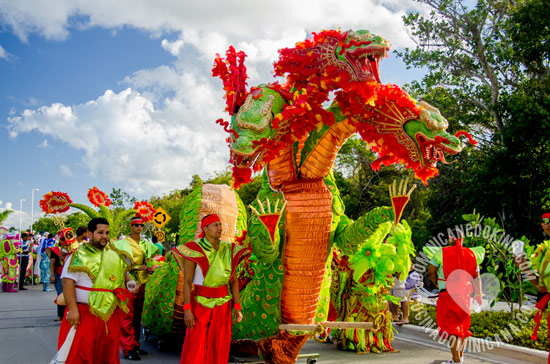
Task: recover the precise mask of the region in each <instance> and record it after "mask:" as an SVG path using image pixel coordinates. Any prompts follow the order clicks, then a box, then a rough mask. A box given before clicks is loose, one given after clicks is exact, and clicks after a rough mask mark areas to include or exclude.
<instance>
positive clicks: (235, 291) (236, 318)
mask: <svg viewBox="0 0 550 364" xmlns="http://www.w3.org/2000/svg"><path fill="white" fill-rule="evenodd" d="M229 285H230V286H231V294H232V295H233V303H234V304H237V303H240V302H241V294H240V292H239V281H238V279H237V278H234V279H233V280H232V281H231V282H229ZM242 319H243V314H242V312H241V309H234V310H233V323H237V322H241V320H242Z"/></svg>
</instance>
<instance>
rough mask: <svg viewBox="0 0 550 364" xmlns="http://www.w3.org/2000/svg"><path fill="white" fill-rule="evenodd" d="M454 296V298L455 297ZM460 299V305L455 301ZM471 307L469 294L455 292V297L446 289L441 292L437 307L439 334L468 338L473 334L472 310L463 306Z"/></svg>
mask: <svg viewBox="0 0 550 364" xmlns="http://www.w3.org/2000/svg"><path fill="white" fill-rule="evenodd" d="M453 298H454V299H453ZM455 300H459V301H460V305H459V304H457V302H455ZM462 307H464V308H467V309H468V311H469V308H470V295H469V294H464V295H460V294H454V295H453V297H451V295H450V294H449V293H448V292H447V291H445V292H441V293H440V294H439V298H438V299H437V307H436V318H437V328H438V330H439V336H442V337H443V336H446V335H445V333H447V334H448V335H453V336H457V337H460V338H463V339H464V338H466V337H470V336H472V333H471V332H470V330H469V329H470V312H465V311H464V309H463V308H462Z"/></svg>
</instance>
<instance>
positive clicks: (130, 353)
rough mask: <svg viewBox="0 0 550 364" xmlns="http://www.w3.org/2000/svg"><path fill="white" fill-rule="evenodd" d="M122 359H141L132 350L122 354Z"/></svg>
mask: <svg viewBox="0 0 550 364" xmlns="http://www.w3.org/2000/svg"><path fill="white" fill-rule="evenodd" d="M124 359H126V360H132V361H137V360H141V356H139V354H138V353H135V352H133V351H129V352H128V354H126V355H124Z"/></svg>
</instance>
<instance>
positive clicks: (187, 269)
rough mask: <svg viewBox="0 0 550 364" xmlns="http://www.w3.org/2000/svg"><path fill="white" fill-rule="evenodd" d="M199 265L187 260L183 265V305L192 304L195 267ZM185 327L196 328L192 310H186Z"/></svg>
mask: <svg viewBox="0 0 550 364" xmlns="http://www.w3.org/2000/svg"><path fill="white" fill-rule="evenodd" d="M196 266H197V264H196V263H195V262H192V261H190V260H187V259H186V260H185V262H184V264H183V303H184V304H190V303H191V290H192V289H193V278H194V277H195V267H196ZM183 320H184V321H185V326H187V327H188V328H190V329H192V328H193V326H195V316H193V312H191V310H185V312H184V318H183Z"/></svg>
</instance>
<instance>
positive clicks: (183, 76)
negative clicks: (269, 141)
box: [0, 0, 423, 227]
mask: <svg viewBox="0 0 550 364" xmlns="http://www.w3.org/2000/svg"><path fill="white" fill-rule="evenodd" d="M382 3H383V5H382ZM236 4H238V5H236ZM411 6H416V5H415V3H413V2H410V1H405V0H391V1H384V2H380V1H376V0H349V1H335V0H325V1H306V0H304V1H302V2H300V3H299V5H298V3H296V2H293V1H286V0H285V1H280V2H278V3H277V5H276V6H275V5H273V4H268V3H262V2H257V1H252V0H246V1H239V2H231V1H213V0H208V1H203V2H200V3H195V2H191V1H179V0H162V1H161V0H159V1H137V2H136V1H131V0H120V1H117V2H116V3H106V2H105V3H104V2H89V1H88V2H87V1H71V2H67V1H63V0H52V1H49V2H47V4H46V2H43V1H41V0H20V1H17V2H13V1H11V0H0V80H2V81H1V82H0V152H1V155H3V156H4V157H3V163H2V166H3V169H4V171H5V172H7V173H4V178H3V179H2V182H1V183H0V186H1V188H0V201H1V203H0V211H2V210H3V209H6V208H11V209H13V210H19V205H20V199H26V201H24V202H23V211H22V212H21V214H20V213H19V212H17V213H14V214H12V215H10V218H9V219H8V220H7V221H6V222H5V224H4V225H8V226H18V224H19V219H21V220H22V224H23V227H25V226H28V224H29V223H30V213H31V190H32V189H33V188H39V192H35V196H34V206H33V210H34V217H35V219H36V217H37V215H38V214H39V206H38V200H39V199H40V198H41V196H42V195H43V194H44V193H47V192H49V191H52V190H54V191H63V192H67V193H69V195H70V196H71V198H72V199H73V201H75V202H80V203H87V202H88V201H87V199H86V193H87V191H88V188H90V187H93V186H98V187H99V188H100V189H101V190H103V191H105V192H107V193H109V192H110V191H111V189H112V188H122V189H123V190H124V191H126V192H128V193H129V194H131V195H133V196H135V197H137V198H139V199H147V198H149V197H150V196H152V195H162V194H165V193H168V192H169V191H171V190H173V189H176V188H185V187H187V185H188V183H189V182H190V179H191V176H192V175H193V174H199V175H200V176H201V177H203V178H204V177H208V176H211V175H212V173H213V172H214V171H218V170H222V169H224V168H226V166H227V159H228V150H227V146H226V144H225V142H224V138H225V135H224V132H223V130H222V129H221V128H220V127H219V126H217V125H216V124H215V122H214V121H215V120H216V119H218V118H220V117H224V118H226V119H227V116H226V115H225V114H224V113H223V110H224V107H225V105H224V101H223V99H222V87H221V82H220V81H219V80H216V79H213V78H212V77H211V76H210V69H211V66H212V62H213V58H214V55H215V53H224V52H225V50H226V49H227V47H228V46H229V45H230V44H233V45H235V47H236V48H237V49H242V50H244V51H245V52H246V53H247V54H248V58H247V61H246V65H247V68H248V74H249V76H250V79H249V85H256V84H258V83H261V82H269V81H271V80H273V78H272V76H271V75H270V71H271V65H272V63H273V61H275V59H276V56H277V49H279V48H282V47H288V46H292V45H293V44H294V43H295V42H297V41H301V40H303V39H304V37H306V35H307V34H310V33H311V32H313V31H319V30H321V29H330V28H337V27H341V28H342V29H348V28H351V29H369V30H371V31H372V32H374V33H377V34H380V35H383V36H385V37H386V38H387V39H388V40H389V41H390V42H391V43H392V44H393V47H392V48H393V49H402V48H403V47H405V46H413V43H412V41H411V40H410V39H409V38H408V36H407V34H406V33H405V31H404V28H403V25H402V21H401V16H402V15H403V14H405V13H406V12H408V11H410V10H414V9H411ZM288 9H293V11H291V12H289V11H288ZM380 68H381V76H382V80H383V82H391V83H396V84H398V85H403V84H404V83H406V82H409V81H411V80H414V79H419V78H421V76H422V74H423V73H422V72H421V71H418V70H417V71H415V70H406V69H405V66H404V64H403V63H402V61H401V60H399V59H396V58H395V56H394V55H393V54H392V55H391V56H390V57H389V58H387V59H385V60H384V61H382V62H381V66H380Z"/></svg>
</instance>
